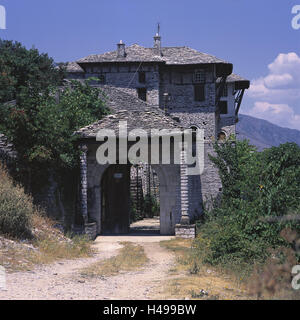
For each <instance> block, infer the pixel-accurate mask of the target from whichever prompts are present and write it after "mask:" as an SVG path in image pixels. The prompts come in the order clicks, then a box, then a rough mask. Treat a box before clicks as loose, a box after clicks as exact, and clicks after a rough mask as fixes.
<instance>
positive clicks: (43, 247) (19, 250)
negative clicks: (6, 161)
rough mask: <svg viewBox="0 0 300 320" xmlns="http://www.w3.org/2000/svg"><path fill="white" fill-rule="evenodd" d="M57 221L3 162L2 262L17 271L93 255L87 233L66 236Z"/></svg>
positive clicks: (0, 196) (0, 200)
mask: <svg viewBox="0 0 300 320" xmlns="http://www.w3.org/2000/svg"><path fill="white" fill-rule="evenodd" d="M54 225H55V221H53V220H51V219H49V218H48V217H47V216H46V214H45V213H44V212H43V210H41V209H40V208H37V207H36V206H34V205H33V203H32V198H31V197H30V196H28V195H27V194H25V192H24V190H23V188H22V187H21V186H18V185H15V183H14V181H13V179H12V178H11V177H10V176H9V174H8V172H7V170H6V169H5V168H4V167H3V166H2V165H1V164H0V265H2V266H4V267H5V268H6V270H7V271H8V272H13V271H20V270H31V269H32V268H33V267H34V265H36V264H46V263H51V262H54V261H56V260H60V259H75V258H81V257H88V256H90V255H91V253H92V250H91V243H92V242H91V241H89V240H88V239H87V238H86V237H85V236H76V237H68V236H65V235H64V234H63V233H62V232H61V231H60V230H58V229H57V228H55V227H54Z"/></svg>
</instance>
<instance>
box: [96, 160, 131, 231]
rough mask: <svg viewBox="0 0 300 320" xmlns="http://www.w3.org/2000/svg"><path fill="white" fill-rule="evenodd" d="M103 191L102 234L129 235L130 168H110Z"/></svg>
mask: <svg viewBox="0 0 300 320" xmlns="http://www.w3.org/2000/svg"><path fill="white" fill-rule="evenodd" d="M101 190H102V194H101V200H102V201H101V225H102V233H103V234H126V233H128V232H129V213H130V166H129V165H111V166H109V167H108V168H107V169H106V170H105V172H104V174H103V177H102V181H101Z"/></svg>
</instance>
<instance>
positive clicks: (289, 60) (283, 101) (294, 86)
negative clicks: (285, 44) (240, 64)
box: [247, 52, 300, 130]
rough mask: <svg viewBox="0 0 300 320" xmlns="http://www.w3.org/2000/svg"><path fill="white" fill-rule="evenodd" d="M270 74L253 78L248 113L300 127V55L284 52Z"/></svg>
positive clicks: (249, 91) (271, 67) (271, 65)
mask: <svg viewBox="0 0 300 320" xmlns="http://www.w3.org/2000/svg"><path fill="white" fill-rule="evenodd" d="M268 69H269V74H268V75H266V76H265V77H260V78H258V79H254V80H252V81H251V86H250V89H249V90H248V93H247V96H248V97H250V98H251V99H253V101H254V107H253V108H252V109H250V110H249V111H248V112H247V114H249V115H252V116H255V117H259V118H263V119H266V120H269V121H271V122H274V123H276V124H278V125H280V126H284V127H289V128H294V129H298V130H300V57H299V56H298V55H297V54H296V53H294V52H290V53H287V54H284V53H281V54H279V55H278V56H277V58H276V59H275V60H274V61H273V62H272V63H271V64H269V65H268Z"/></svg>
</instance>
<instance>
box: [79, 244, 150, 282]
mask: <svg viewBox="0 0 300 320" xmlns="http://www.w3.org/2000/svg"><path fill="white" fill-rule="evenodd" d="M121 244H122V245H123V247H122V248H121V249H119V252H118V255H117V256H115V257H112V258H109V259H106V260H104V261H101V262H97V263H95V264H92V265H91V266H89V267H87V268H84V269H82V271H81V274H82V275H83V276H89V277H103V276H114V275H117V274H118V273H120V272H122V271H136V270H140V269H141V268H142V267H143V266H144V265H145V264H146V263H147V262H148V258H147V256H146V254H145V252H144V248H143V247H142V246H140V245H134V244H132V243H130V242H121Z"/></svg>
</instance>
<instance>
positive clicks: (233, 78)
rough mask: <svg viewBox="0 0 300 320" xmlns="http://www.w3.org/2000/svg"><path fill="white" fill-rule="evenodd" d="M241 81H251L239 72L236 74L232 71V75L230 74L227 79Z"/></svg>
mask: <svg viewBox="0 0 300 320" xmlns="http://www.w3.org/2000/svg"><path fill="white" fill-rule="evenodd" d="M220 81H221V78H218V79H217V82H220ZM239 81H249V80H247V79H245V78H242V77H241V76H239V75H237V74H234V73H232V74H231V75H229V76H228V77H227V79H226V82H239Z"/></svg>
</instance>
